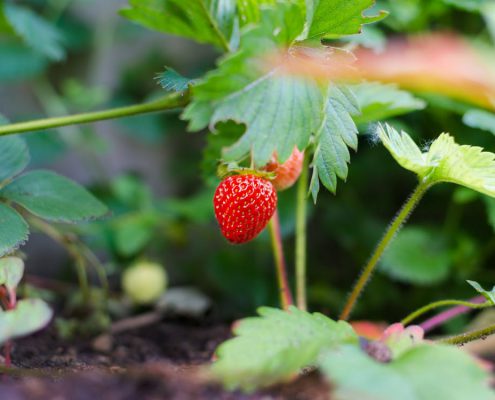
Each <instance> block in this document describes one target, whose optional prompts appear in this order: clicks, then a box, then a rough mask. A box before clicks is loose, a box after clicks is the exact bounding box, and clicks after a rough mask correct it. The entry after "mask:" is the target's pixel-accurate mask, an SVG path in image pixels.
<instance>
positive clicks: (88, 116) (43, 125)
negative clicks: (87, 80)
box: [0, 92, 189, 136]
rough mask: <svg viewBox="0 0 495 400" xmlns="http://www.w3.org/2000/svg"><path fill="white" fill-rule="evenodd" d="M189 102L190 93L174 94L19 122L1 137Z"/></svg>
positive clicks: (6, 127)
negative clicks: (141, 102)
mask: <svg viewBox="0 0 495 400" xmlns="http://www.w3.org/2000/svg"><path fill="white" fill-rule="evenodd" d="M188 102H189V95H188V93H187V92H186V93H184V92H181V93H173V94H170V95H168V96H165V97H163V98H161V99H159V100H155V101H152V102H149V103H145V104H137V105H132V106H127V107H119V108H113V109H109V110H103V111H95V112H89V113H83V114H75V115H68V116H65V117H54V118H46V119H39V120H34V121H28V122H19V123H15V124H10V125H4V126H0V136H6V135H12V134H18V133H24V132H32V131H41V130H44V129H50V128H58V127H61V126H69V125H76V124H86V123H90V122H96V121H103V120H107V119H114V118H121V117H128V116H131V115H138V114H146V113H151V112H157V111H164V110H171V109H174V108H180V107H184V106H185V105H187V104H188Z"/></svg>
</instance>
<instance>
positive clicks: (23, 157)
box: [0, 123, 29, 183]
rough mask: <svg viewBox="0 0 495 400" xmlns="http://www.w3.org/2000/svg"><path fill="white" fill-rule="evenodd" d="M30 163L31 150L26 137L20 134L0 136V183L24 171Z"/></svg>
mask: <svg viewBox="0 0 495 400" xmlns="http://www.w3.org/2000/svg"><path fill="white" fill-rule="evenodd" d="M0 125H2V124H1V123H0ZM28 164H29V151H28V148H27V145H26V142H25V141H24V139H22V138H20V137H18V136H5V137H1V138H0V183H5V181H6V180H7V179H11V178H12V177H14V176H15V175H17V174H19V173H20V172H22V171H23V170H24V168H26V166H27V165H28Z"/></svg>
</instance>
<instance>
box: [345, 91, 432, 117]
mask: <svg viewBox="0 0 495 400" xmlns="http://www.w3.org/2000/svg"><path fill="white" fill-rule="evenodd" d="M352 91H353V92H354V95H355V96H356V98H357V102H358V104H359V108H360V110H361V113H360V114H358V115H355V116H353V119H354V121H355V122H356V123H357V124H364V123H368V122H373V121H380V120H384V119H387V118H391V117H395V116H397V115H402V114H406V113H408V112H411V111H416V110H422V109H423V108H425V107H426V103H425V102H424V101H423V100H420V99H418V98H416V97H414V96H413V95H411V93H409V92H406V91H404V90H400V89H399V88H398V87H397V85H394V84H387V85H385V84H382V83H378V82H365V83H360V84H358V85H352Z"/></svg>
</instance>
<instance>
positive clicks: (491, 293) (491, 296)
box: [466, 281, 495, 305]
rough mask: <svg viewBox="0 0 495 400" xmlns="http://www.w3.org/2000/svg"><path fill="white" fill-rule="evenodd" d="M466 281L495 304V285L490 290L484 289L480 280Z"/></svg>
mask: <svg viewBox="0 0 495 400" xmlns="http://www.w3.org/2000/svg"><path fill="white" fill-rule="evenodd" d="M466 282H467V283H469V284H470V285H471V286H472V287H473V288H474V289H475V290H476V291H477V292H478V293H480V294H482V295H483V297H484V298H485V299H486V300H487V301H489V302H490V303H492V304H493V305H495V286H493V288H492V290H490V291H488V290H485V289H483V288H482V287H481V285H480V284H479V283H478V282H475V281H466Z"/></svg>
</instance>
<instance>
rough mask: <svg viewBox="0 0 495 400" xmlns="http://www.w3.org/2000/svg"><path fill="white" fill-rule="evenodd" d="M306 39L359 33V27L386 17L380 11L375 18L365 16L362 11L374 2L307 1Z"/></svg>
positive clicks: (360, 0)
mask: <svg viewBox="0 0 495 400" xmlns="http://www.w3.org/2000/svg"><path fill="white" fill-rule="evenodd" d="M309 3H310V5H311V3H312V6H311V11H310V12H308V14H309V15H308V19H309V25H310V28H309V33H308V38H309V39H313V38H325V39H335V38H339V37H342V36H345V35H352V34H355V33H358V32H360V31H361V26H362V25H364V24H370V23H372V22H376V21H380V20H381V19H383V18H385V17H386V16H387V13H386V12H385V11H381V12H380V13H379V14H378V15H375V16H371V17H368V16H365V15H363V11H364V10H366V9H368V8H370V7H371V6H373V5H374V4H375V0H354V1H348V0H309Z"/></svg>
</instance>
